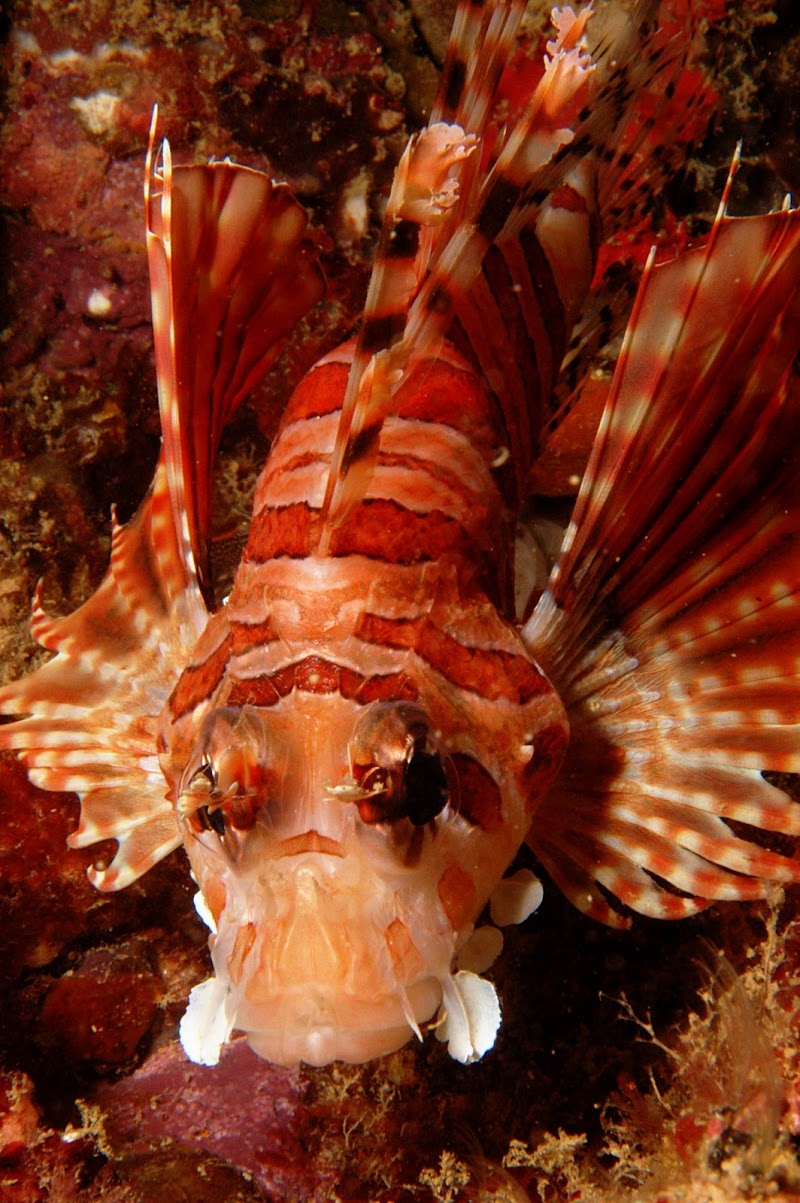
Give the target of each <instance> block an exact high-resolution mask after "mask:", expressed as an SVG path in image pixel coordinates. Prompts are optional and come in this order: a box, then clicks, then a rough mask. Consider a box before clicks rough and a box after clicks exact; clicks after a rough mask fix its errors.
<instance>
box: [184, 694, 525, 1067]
mask: <svg viewBox="0 0 800 1203" xmlns="http://www.w3.org/2000/svg"><path fill="white" fill-rule="evenodd" d="M306 684H308V682H306ZM406 692H412V693H417V695H418V696H416V697H411V698H409V697H408V696H404V697H400V698H394V699H391V698H390V699H388V700H377V701H372V702H369V703H367V704H364V703H363V702H360V701H358V700H356V699H355V698H352V697H347V696H345V694H344V693H343V691H342V690H341V689H338V688H337V689H330V690H328V691H323V692H315V691H314V690H313V689H312V688H308V689H297V688H295V689H293V690H292V691H290V692H289V693H288V694H287V695H286V696H285V697H283V698H281V699H280V701H279V702H278V703H277V704H274V705H272V706H269V707H266V706H249V705H245V706H237V707H233V706H228V705H221V706H214V707H213V708H211V709H210V710H208V711H207V713H206V714H205V716H204V717H203V718H202V720H201V721H200V722H199V725H198V727H197V729H196V732H195V733H194V738H193V740H192V742H191V744H188V743H186V742H185V743H184V748H185V754H180V753H179V752H178V745H177V744H176V747H175V750H174V752H173V764H177V762H179V761H180V760H181V759H182V760H183V766H182V768H180V770H179V771H178V769H177V768H176V770H175V781H176V787H175V790H174V794H175V806H176V812H177V816H178V819H179V823H180V826H181V829H182V832H183V837H184V843H185V847H186V850H187V853H188V856H189V859H190V862H191V866H192V870H193V874H194V877H195V878H196V880H197V883H198V885H199V888H200V892H201V894H202V898H203V900H204V901H203V904H202V906H203V911H202V913H203V914H204V915H205V917H206V918H207V921H208V923H209V926H211V927H212V932H213V934H212V937H211V942H210V943H211V951H212V959H213V962H214V969H215V975H216V976H215V979H214V990H213V999H212V1001H211V1004H210V1005H213V1008H214V1009H215V1010H216V1011H218V1012H220V1014H222V1013H224V1015H225V1016H226V1017H227V1018H226V1020H225V1022H224V1025H223V1027H224V1031H223V1039H224V1038H225V1036H226V1035H227V1033H228V1032H229V1030H230V1029H232V1028H234V1027H235V1028H236V1029H239V1030H241V1031H243V1032H244V1033H245V1034H246V1036H247V1039H248V1041H249V1043H250V1045H251V1047H252V1048H253V1049H254V1050H255V1051H256V1052H257V1053H258V1054H259V1055H261V1056H263V1057H265V1058H266V1059H268V1060H271V1061H273V1062H275V1063H278V1064H286V1065H288V1064H294V1063H296V1062H298V1061H304V1062H306V1063H309V1064H316V1065H322V1064H327V1063H329V1062H330V1061H333V1060H344V1061H349V1062H361V1061H365V1060H369V1059H371V1058H373V1057H376V1056H380V1055H383V1054H386V1053H388V1052H391V1051H393V1050H395V1049H397V1048H399V1047H400V1046H402V1045H403V1044H405V1043H406V1041H407V1040H408V1039H409V1038H410V1037H411V1036H412V1034H414V1033H416V1034H417V1035H418V1036H419V1035H420V1030H421V1027H422V1025H424V1024H426V1023H427V1022H428V1021H430V1020H431V1019H433V1018H434V1017H435V1016H436V1013H437V1010H438V1009H439V1007H440V1005H441V1003H442V998H443V992H444V993H445V994H446V993H447V989H448V983H450V982H451V980H452V974H453V972H454V962H455V958H456V956H457V954H458V952H459V949H460V948H461V947H462V945H463V944H464V943H465V941H466V940H467V939H468V938H469V936H470V935H471V934H472V932H473V930H474V926H475V921H476V919H477V917H478V915H479V913H480V911H481V909H482V908H483V907H484V905H485V903H486V900H487V898H488V896H489V894H490V893H491V891H492V889H493V887H494V885H495V884H496V883H497V881H498V880H499V878H500V877H502V874H503V872H504V871H505V869H506V868H507V866H508V865H509V863H510V861H511V860H512V859H513V856H514V854H515V852H516V851H517V849H518V847H519V845H520V843H521V842H522V840H523V839H524V836H525V833H526V831H527V828H528V825H529V823H530V808H529V803H528V794H529V793H530V790H529V789H528V788H527V786H526V785H525V770H526V768H529V767H530V759H531V755H530V754H531V750H532V749H531V747H530V746H529V745H530V739H531V733H530V730H529V729H528V728H527V727H526V730H525V733H524V735H525V739H527V740H528V746H526V745H525V742H524V739H523V738H522V735H521V734H520V731H516V730H515V731H514V733H513V734H512V731H511V728H514V727H515V724H513V723H508V722H506V724H505V727H503V724H502V722H500V721H499V719H498V721H497V722H496V723H495V726H494V728H493V729H491V724H490V730H489V733H488V739H489V745H490V746H487V749H485V750H484V755H483V761H484V763H481V759H480V751H481V750H480V749H479V748H477V747H476V741H475V732H474V731H470V730H469V726H470V718H469V714H468V713H463V714H460V715H459V714H458V713H457V712H456V711H455V710H454V707H453V704H452V700H450V701H448V699H447V698H446V697H445V696H443V694H442V691H441V690H438V691H437V690H436V689H432V688H428V689H427V690H425V689H422V690H413V691H406ZM508 717H509V716H508V715H505V718H506V719H507V718H508ZM518 717H519V716H518ZM526 717H527V720H528V723H529V722H530V720H531V715H530V714H529V715H527V716H526ZM484 738H486V734H485V733H484ZM515 739H516V743H517V744H518V745H519V746H518V747H517V748H516V749H515V752H514V753H513V754H512V752H511V745H512V744H513V743H514V740H515ZM514 756H516V760H517V762H518V764H517V767H518V769H519V772H518V773H515V772H514V764H513V763H512V761H513V759H514ZM499 783H502V784H499ZM209 998H211V996H209ZM206 1001H208V1000H206ZM203 1022H206V1021H205V1020H204V1021H203ZM211 1022H213V1023H217V1022H219V1023H220V1024H222V1019H221V1018H219V1019H213V1020H211ZM184 1043H186V1042H184ZM212 1044H213V1041H212ZM205 1056H206V1053H205V1052H204V1051H203V1050H202V1049H201V1050H200V1058H201V1059H202V1058H203V1057H205ZM213 1056H214V1050H213V1048H212V1051H211V1057H212V1059H213Z"/></svg>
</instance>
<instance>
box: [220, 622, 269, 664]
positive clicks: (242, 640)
mask: <svg viewBox="0 0 800 1203" xmlns="http://www.w3.org/2000/svg"><path fill="white" fill-rule="evenodd" d="M230 625H231V640H232V645H231V651H232V653H233V655H234V656H241V655H243V654H244V653H245V652H249V651H252V650H253V648H256V647H263V646H264V645H265V644H266V643H273V642H274V640H275V639H276V638H277V636H276V634H275V629H274V627H273V625H272V620H271V618H269V617H267V618H265V619H263V621H261V622H241V621H235V620H231V624H230Z"/></svg>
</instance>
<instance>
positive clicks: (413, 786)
mask: <svg viewBox="0 0 800 1203" xmlns="http://www.w3.org/2000/svg"><path fill="white" fill-rule="evenodd" d="M403 784H404V787H405V796H406V814H407V816H408V818H409V819H410V820H411V822H412V823H413V824H414V826H415V827H423V826H424V825H425V824H426V823H430V822H431V820H433V819H435V818H436V816H437V815H438V814H441V813H442V811H443V810H444V808H445V806H446V805H447V800H448V798H449V797H450V789H449V786H448V784H447V773H446V772H445V768H444V765H443V763H442V758H441V756H440V755H439V754H438V752H426V751H425V750H424V748H420V747H416V746H415V748H414V750H413V751H412V753H411V756H410V757H409V760H408V762H407V764H406V767H405V773H404V779H403Z"/></svg>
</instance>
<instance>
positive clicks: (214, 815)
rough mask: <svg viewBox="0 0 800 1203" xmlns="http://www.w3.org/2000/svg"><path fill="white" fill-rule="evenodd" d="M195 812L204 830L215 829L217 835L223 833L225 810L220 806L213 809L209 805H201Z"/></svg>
mask: <svg viewBox="0 0 800 1203" xmlns="http://www.w3.org/2000/svg"><path fill="white" fill-rule="evenodd" d="M195 814H196V815H197V819H198V821H199V823H200V826H201V827H202V828H203V830H204V831H216V833H217V835H224V834H225V812H224V811H223V809H222V807H221V806H217V807H215V808H214V809H213V810H212V809H211V807H209V806H201V807H199V809H198V810H196V811H195Z"/></svg>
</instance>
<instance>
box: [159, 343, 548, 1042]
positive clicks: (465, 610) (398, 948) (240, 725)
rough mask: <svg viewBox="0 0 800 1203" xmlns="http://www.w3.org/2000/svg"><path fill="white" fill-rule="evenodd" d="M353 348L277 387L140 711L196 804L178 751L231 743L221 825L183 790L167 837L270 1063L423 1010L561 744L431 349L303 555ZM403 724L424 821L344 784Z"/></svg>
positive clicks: (416, 1018) (478, 468)
mask: <svg viewBox="0 0 800 1203" xmlns="http://www.w3.org/2000/svg"><path fill="white" fill-rule="evenodd" d="M351 357H352V356H351V355H350V354H348V349H347V348H345V349H344V350H343V351H342V352H339V353H335V354H334V355H333V356H330V357H329V358H328V359H327V360H324V361H323V362H322V363H321V364H319V365H318V366H317V367H316V368H314V369H313V370H312V371H311V372H310V373H309V375H308V376H307V377H306V379H305V380H304V381H303V382H302V383H301V384H300V386H299V388H298V389H297V391H296V392H295V394H294V397H293V399H292V401H291V402H290V403H289V406H288V409H287V412H286V416H285V418H284V421H283V424H282V427H281V431H280V433H279V436H278V438H277V440H276V442H275V445H274V447H273V448H272V450H271V452H270V455H269V458H268V460H267V463H266V466H265V468H264V470H263V472H262V475H261V478H260V481H259V483H258V487H257V491H256V500H255V506H254V514H253V520H252V524H251V528H250V536H249V540H248V543H247V547H246V549H245V552H244V556H243V558H242V562H241V565H240V567H239V569H238V571H237V574H236V579H235V582H234V586H233V589H232V591H231V593H230V596H229V598H228V599H227V600H226V602H225V604H224V606H223V607H222V608H221V609H220V611H219V612H218V613H217V614H216V615H215V616H214V617H212V619H211V620H210V622H209V625H208V628H207V630H206V632H205V633H204V635H203V637H202V638H201V640H200V643H199V645H198V649H197V651H196V653H195V655H194V657H193V658H192V662H191V663H190V665H189V666H188V668H187V669H186V671H185V672H184V673H183V675H182V677H181V679H180V680H179V682H178V685H177V687H176V689H175V691H174V692H173V694H172V697H171V699H170V702H169V704H168V707H167V709H166V712H165V715H164V719H163V725H162V733H163V736H164V739H165V743H166V751H165V753H164V755H163V757H162V763H163V766H164V771H165V776H166V778H167V780H168V781H170V782H171V783H172V785H173V789H174V792H175V795H176V796H179V797H182V798H183V799H184V804H183V805H184V808H186V807H187V805H188V804H187V802H186V801H185V800H186V798H187V797H191V796H192V794H191V790H190V789H189V788H188V786H189V782H190V781H191V779H192V777H193V775H194V774H196V773H197V772H198V771H200V772H201V778H200V780H201V789H200V791H199V793H197V794H196V799H197V801H198V803H202V802H204V801H207V795H206V793H205V792H204V790H203V789H202V784H204V779H203V778H202V770H201V768H200V766H201V764H204V763H205V764H210V765H211V766H212V768H213V770H214V771H215V773H216V776H217V778H219V777H220V776H222V775H223V774H224V770H221V769H220V767H219V766H215V764H214V762H215V749H217V748H220V749H224V750H225V753H224V754H226V753H228V750H229V749H230V747H231V744H232V742H234V740H235V742H236V744H237V745H238V755H239V757H240V758H241V760H242V761H243V762H244V763H243V764H241V763H240V764H239V765H238V766H237V780H238V781H239V782H240V783H243V782H247V783H249V791H250V792H249V793H248V794H247V797H246V799H244V798H241V797H234V798H233V799H231V801H230V802H229V803H228V804H227V805H225V806H223V808H222V810H223V812H224V814H225V818H224V834H222V835H220V834H218V832H217V831H215V830H207V831H198V830H196V828H197V821H196V818H195V815H194V814H193V813H192V812H191V810H185V813H184V815H183V821H184V823H185V824H186V825H187V828H188V831H187V838H186V847H187V851H188V853H189V858H190V860H191V863H192V867H193V869H194V873H195V876H196V877H197V880H198V883H199V885H200V888H201V890H202V892H203V894H204V896H205V898H206V901H207V903H208V905H209V907H210V909H211V911H212V914H213V916H214V920H215V922H216V925H217V929H218V930H217V936H216V940H215V943H214V951H213V956H214V963H215V969H216V973H217V979H218V980H219V981H223V982H227V983H229V987H228V988H229V992H230V993H229V995H228V996H227V999H226V1002H225V1006H226V1007H227V1010H228V1013H229V1015H230V1017H231V1019H232V1021H233V1022H234V1023H235V1026H236V1027H237V1028H242V1029H244V1030H245V1031H247V1032H248V1036H249V1039H250V1042H251V1044H252V1045H253V1047H254V1048H256V1049H257V1051H259V1052H260V1053H262V1055H264V1056H266V1057H269V1058H270V1059H271V1060H274V1061H279V1062H283V1063H291V1062H294V1061H297V1060H298V1059H302V1060H305V1061H309V1062H313V1063H316V1062H327V1061H329V1060H332V1059H334V1058H343V1059H346V1060H350V1061H359V1060H364V1059H366V1058H369V1057H373V1056H376V1055H378V1054H380V1053H384V1052H388V1051H390V1050H391V1049H393V1048H395V1047H397V1046H399V1045H401V1044H403V1043H405V1041H406V1040H407V1039H408V1037H409V1035H410V1031H411V1028H412V1027H415V1026H419V1025H421V1024H423V1023H424V1022H425V1021H426V1020H428V1019H430V1018H431V1017H432V1016H433V1014H434V1013H435V1011H436V1010H437V1008H438V1007H439V1004H440V1002H441V1000H442V988H443V983H446V982H448V981H449V979H450V975H451V971H452V966H453V961H454V958H455V956H456V954H457V952H458V950H459V948H460V947H461V946H462V944H463V943H464V941H465V940H466V939H467V937H468V936H469V935H470V934H471V932H472V930H473V926H474V923H475V920H476V918H477V916H478V915H479V913H480V911H481V910H482V909H483V907H484V905H485V903H486V901H487V898H488V896H489V894H490V893H491V891H492V889H493V888H494V886H495V885H496V883H497V880H498V877H499V876H500V875H501V874H502V871H503V869H504V868H505V866H506V865H507V864H508V863H509V862H510V860H511V859H512V857H513V855H514V853H515V852H516V850H517V848H518V847H519V845H520V844H521V842H522V840H523V839H524V837H525V834H526V832H527V830H528V827H529V826H530V821H531V813H532V810H533V808H534V806H535V804H536V801H537V800H538V799H539V798H541V797H543V796H544V794H545V793H546V792H547V790H548V788H549V786H550V785H551V784H552V780H553V777H554V775H555V772H556V771H557V769H558V765H559V763H560V759H561V754H562V752H563V749H564V747H565V746H566V740H567V722H566V716H565V714H564V711H563V708H562V706H561V704H560V702H559V700H558V697H557V695H556V694H555V692H554V691H553V690H552V688H551V687H550V685H549V684H548V682H547V681H546V680H545V678H544V677H543V676H542V674H541V673H540V672H539V670H538V669H537V668H536V666H535V665H534V663H533V662H532V660H531V658H530V656H529V654H528V653H527V652H526V650H525V648H524V646H523V644H522V641H521V639H520V636H519V633H518V630H517V629H516V627H515V626H514V625H512V623H511V622H509V621H506V620H505V619H504V618H503V617H501V614H500V612H499V610H498V608H497V604H496V601H497V597H498V595H499V593H500V591H501V589H502V588H503V586H504V581H503V579H502V578H503V564H504V560H505V559H506V558H507V556H508V554H509V551H508V533H509V531H508V527H509V522H508V519H507V515H506V511H505V506H504V501H503V497H502V494H501V491H500V489H499V487H498V485H497V483H496V482H495V480H494V469H493V467H492V465H493V463H495V462H496V461H497V460H498V441H497V440H498V433H497V423H496V421H493V420H492V415H491V406H490V402H489V399H488V397H487V396H486V394H485V393H484V391H483V389H482V387H481V385H480V382H479V381H477V380H476V379H475V378H474V376H473V374H472V373H471V371H470V370H469V368H468V367H467V365H466V364H465V363H463V361H461V360H460V358H459V357H458V356H457V355H456V354H455V353H454V352H448V353H447V354H445V355H442V354H440V355H439V356H437V358H436V359H435V360H431V361H429V362H428V363H424V364H421V365H420V366H419V368H418V369H417V373H416V377H415V380H416V379H418V380H419V383H418V384H415V380H413V381H412V382H411V384H409V385H408V386H406V387H404V388H403V389H401V390H400V393H399V394H398V397H397V412H396V413H395V414H394V416H393V417H392V418H391V419H389V420H388V421H387V422H386V423H385V425H384V427H383V430H382V433H381V439H380V447H379V451H378V456H377V462H376V466H375V470H374V473H373V476H372V480H371V482H370V485H369V487H368V489H367V492H366V495H365V496H364V498H363V499H362V501H361V502H360V503H359V505H358V507H357V508H356V509H355V510H354V511H353V512H352V513H351V514H350V515H349V516H348V518H347V521H346V523H345V524H343V526H341V527H340V528H338V531H337V533H336V536H335V539H334V543H333V547H332V549H331V551H330V553H329V554H327V555H324V556H321V555H317V554H315V553H314V548H315V543H316V538H315V527H316V525H317V524H318V522H319V512H320V506H321V504H322V497H323V493H324V488H325V481H326V469H327V465H328V463H329V462H330V457H331V452H332V449H333V444H334V440H335V436H336V430H337V425H338V418H339V409H340V407H341V402H342V398H343V395H344V390H345V385H346V381H347V374H348V368H349V362H348V361H349V360H350V359H351ZM412 728H413V730H412ZM234 733H235V734H234ZM409 739H416V740H417V743H418V744H419V741H420V739H424V741H425V744H426V747H427V748H428V751H429V753H430V754H431V755H433V756H435V757H436V758H437V763H440V764H441V766H442V767H443V769H444V773H445V779H446V783H447V784H446V797H442V799H441V805H440V806H439V805H437V807H436V810H437V813H435V814H434V815H432V816H431V817H430V819H428V820H427V821H424V822H420V821H419V819H418V817H417V816H416V815H415V814H414V799H413V798H411V799H407V800H406V801H405V802H404V800H403V799H402V798H398V797H397V796H395V798H394V799H393V801H392V804H391V805H388V803H387V805H386V807H385V808H384V800H383V799H382V795H381V794H380V793H378V794H375V795H371V796H370V795H369V794H367V793H366V792H365V791H359V790H358V789H357V788H356V785H357V778H360V780H361V781H362V782H364V774H365V771H370V770H372V769H373V768H377V769H378V770H381V769H388V768H391V766H392V763H393V758H399V762H400V764H402V763H403V761H404V759H407V758H408V755H409V752H408V746H407V745H408V741H409ZM434 771H435V770H434ZM364 784H365V785H367V786H368V783H366V782H364ZM397 788H398V789H400V788H402V786H401V785H400V784H398V786H397ZM423 817H424V816H423ZM192 823H194V825H195V830H193V829H192ZM238 824H241V826H238Z"/></svg>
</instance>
